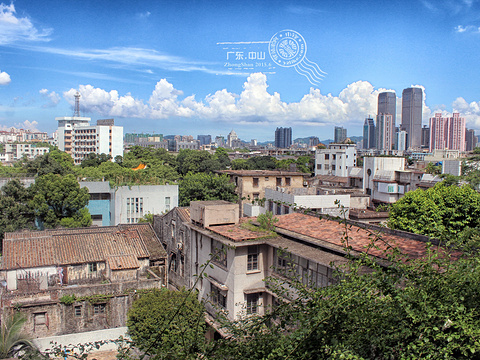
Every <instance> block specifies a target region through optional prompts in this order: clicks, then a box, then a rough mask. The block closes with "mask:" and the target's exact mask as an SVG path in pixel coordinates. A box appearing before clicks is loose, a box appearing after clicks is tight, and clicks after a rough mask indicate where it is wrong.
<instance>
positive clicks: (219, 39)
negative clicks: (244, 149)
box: [0, 0, 480, 142]
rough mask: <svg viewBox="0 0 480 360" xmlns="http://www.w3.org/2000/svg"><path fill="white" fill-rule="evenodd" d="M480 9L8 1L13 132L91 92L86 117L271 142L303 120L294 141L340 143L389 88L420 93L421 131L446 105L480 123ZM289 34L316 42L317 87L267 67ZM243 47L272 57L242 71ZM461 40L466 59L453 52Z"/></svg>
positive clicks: (0, 7)
mask: <svg viewBox="0 0 480 360" xmlns="http://www.w3.org/2000/svg"><path fill="white" fill-rule="evenodd" d="M479 12H480V5H479V3H478V2H477V1H460V0H459V1H437V2H433V1H429V0H422V1H415V0H410V1H405V2H401V3H398V4H397V3H385V2H379V1H343V2H341V3H338V2H335V1H325V2H322V3H321V4H318V3H313V2H311V1H300V2H292V1H276V2H272V1H265V2H261V3H258V2H253V1H245V2H242V3H241V4H224V3H220V2H209V3H202V2H195V3H191V4H174V3H168V2H163V1H140V2H136V3H132V2H129V1H123V0H122V1H118V2H115V3H114V4H112V3H110V2H100V3H99V2H93V1H85V2H82V3H78V2H58V1H53V0H46V1H44V2H42V4H41V5H40V6H39V5H38V4H35V3H32V2H29V1H26V0H17V1H15V2H14V3H10V2H1V0H0V128H8V127H11V126H17V127H24V128H37V129H39V130H42V131H47V132H49V133H51V132H53V131H54V130H55V128H56V122H55V117H61V116H72V115H73V103H74V94H75V93H76V91H77V90H78V91H80V93H81V100H80V103H81V111H82V115H84V116H88V117H91V118H92V120H93V121H96V120H97V119H103V118H115V122H116V123H118V124H119V125H121V126H123V127H124V128H125V132H126V133H128V132H150V133H162V134H165V135H167V134H191V135H194V136H196V135H198V134H211V135H212V136H217V135H222V136H226V135H227V134H228V133H229V132H230V131H231V130H232V129H235V131H236V133H237V134H238V137H239V138H241V139H243V140H245V141H249V140H250V139H257V140H258V141H261V142H263V141H266V140H272V134H273V133H274V130H275V129H276V128H277V127H292V129H293V137H294V138H304V137H309V136H317V137H319V138H320V139H328V138H333V134H334V127H335V126H342V127H344V128H347V129H348V132H349V135H351V136H360V135H362V132H363V123H364V120H365V118H367V117H369V116H372V117H375V116H376V115H377V105H378V104H377V101H378V94H379V93H381V92H383V91H395V93H396V94H401V93H402V90H403V89H406V88H410V87H420V88H422V91H423V102H424V107H423V110H424V111H423V121H422V125H427V124H428V120H429V118H430V117H432V116H433V115H434V114H435V113H437V112H442V113H443V114H444V116H447V115H450V114H452V113H453V112H459V113H461V114H462V116H464V117H465V119H466V126H467V127H468V128H471V129H475V130H477V131H478V130H480V99H479V95H478V92H477V83H478V76H477V75H475V72H474V69H475V68H476V62H477V61H476V59H477V58H478V52H479V49H480V48H479V46H478V42H479V41H480V31H479V28H478V24H477V20H476V18H477V16H478V14H479ZM400 14H401V15H402V16H399V15H400ZM369 22H371V23H374V24H375V25H376V26H375V27H370V26H365V24H368V23H369ZM285 29H291V30H294V31H296V32H297V33H298V34H301V36H302V37H303V38H304V40H305V44H306V48H305V53H306V56H305V57H306V58H307V57H308V60H309V61H311V62H312V63H315V64H317V65H318V68H319V71H321V72H318V73H317V74H318V75H319V76H318V77H317V78H318V81H311V80H312V79H310V80H309V79H308V78H307V77H305V76H302V75H301V74H299V73H297V72H296V71H295V69H294V68H293V67H285V66H283V65H276V64H273V66H268V64H267V63H272V61H273V60H272V59H273V57H272V58H271V59H270V58H269V54H268V46H267V45H268V42H269V41H270V40H271V39H273V37H274V35H275V34H278V33H279V32H281V31H282V30H285ZM387 39H388V41H387ZM249 42H253V43H255V44H256V43H258V44H256V45H255V46H257V47H252V48H250V46H253V45H252V44H244V43H249ZM232 43H235V44H234V45H232ZM262 44H263V45H262ZM235 46H236V47H238V49H236V50H238V52H239V53H241V54H242V55H245V57H247V54H250V53H249V51H250V50H252V53H253V51H255V54H257V53H258V54H259V53H260V52H261V51H264V50H267V55H266V58H265V59H261V58H260V56H259V57H258V59H259V60H261V61H251V62H252V63H253V62H254V63H255V64H252V67H251V68H249V66H246V67H244V68H242V69H240V70H238V71H234V70H231V69H230V68H229V66H230V67H231V64H229V65H228V66H227V62H234V61H233V60H232V59H234V58H232V57H235V56H237V54H236V52H235V51H236V50H235V51H233V52H232V50H234V49H233V47H235ZM262 46H263V47H262ZM450 48H455V54H456V56H455V57H450V56H445V54H446V51H447V49H450ZM257 51H259V52H257ZM377 53H381V54H383V56H382V57H378V56H377V55H375V54H377ZM229 56H230V58H229ZM249 56H250V55H248V57H249ZM256 60H257V59H256ZM246 62H248V61H246ZM264 63H265V64H264ZM313 80H315V79H313ZM401 101H402V100H401V97H396V102H397V106H396V112H397V114H395V115H396V123H397V125H398V124H401V121H402V119H401V113H400V112H401Z"/></svg>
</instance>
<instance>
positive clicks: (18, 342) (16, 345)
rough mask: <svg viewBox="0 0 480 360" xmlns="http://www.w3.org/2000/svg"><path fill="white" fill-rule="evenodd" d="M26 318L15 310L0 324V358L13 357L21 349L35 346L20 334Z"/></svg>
mask: <svg viewBox="0 0 480 360" xmlns="http://www.w3.org/2000/svg"><path fill="white" fill-rule="evenodd" d="M26 320H27V319H26V317H25V316H23V314H22V313H20V312H18V311H17V312H15V314H14V315H13V316H11V317H9V318H8V319H7V320H6V321H5V323H4V324H2V325H1V331H0V359H6V358H9V357H13V356H15V355H17V354H18V353H19V352H21V351H25V350H28V349H34V348H35V345H34V344H33V343H32V341H31V340H30V339H29V338H28V337H26V336H25V335H23V334H22V328H23V324H24V323H25V321H26Z"/></svg>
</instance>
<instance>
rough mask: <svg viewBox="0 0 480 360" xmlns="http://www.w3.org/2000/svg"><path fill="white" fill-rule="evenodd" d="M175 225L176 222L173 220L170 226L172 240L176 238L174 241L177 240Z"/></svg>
mask: <svg viewBox="0 0 480 360" xmlns="http://www.w3.org/2000/svg"><path fill="white" fill-rule="evenodd" d="M175 225H176V222H175V220H172V222H171V224H170V229H171V231H172V238H174V239H175Z"/></svg>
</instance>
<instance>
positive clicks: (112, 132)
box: [55, 116, 123, 164]
mask: <svg viewBox="0 0 480 360" xmlns="http://www.w3.org/2000/svg"><path fill="white" fill-rule="evenodd" d="M55 120H57V121H58V129H57V137H58V148H59V149H60V150H62V151H65V152H66V153H68V154H70V155H71V156H72V158H73V160H74V162H75V164H80V163H81V162H82V160H83V159H84V158H85V157H86V156H87V155H88V154H90V153H95V154H99V155H100V154H107V155H110V156H111V157H112V159H115V157H116V156H118V155H121V156H123V126H115V123H114V120H113V119H105V120H97V125H90V120H91V119H90V118H88V117H79V116H72V117H57V118H55Z"/></svg>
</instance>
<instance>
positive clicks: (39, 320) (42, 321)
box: [33, 312, 47, 326]
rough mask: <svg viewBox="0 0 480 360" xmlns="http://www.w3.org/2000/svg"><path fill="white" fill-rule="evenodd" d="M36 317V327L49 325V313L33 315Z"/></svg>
mask: <svg viewBox="0 0 480 360" xmlns="http://www.w3.org/2000/svg"><path fill="white" fill-rule="evenodd" d="M33 316H34V317H35V326H36V325H47V313H46V312H41V313H35V314H33Z"/></svg>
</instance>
